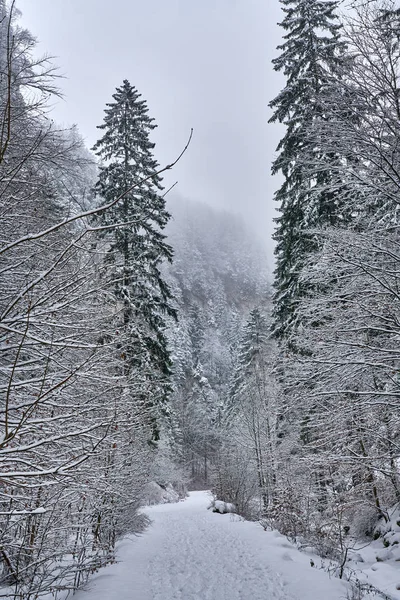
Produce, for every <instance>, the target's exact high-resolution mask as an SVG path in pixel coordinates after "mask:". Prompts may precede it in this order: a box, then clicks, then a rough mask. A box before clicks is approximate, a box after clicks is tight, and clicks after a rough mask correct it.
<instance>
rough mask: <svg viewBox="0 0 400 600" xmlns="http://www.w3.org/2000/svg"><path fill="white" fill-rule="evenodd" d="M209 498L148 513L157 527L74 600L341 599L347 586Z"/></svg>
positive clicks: (131, 543)
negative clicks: (216, 508) (214, 507)
mask: <svg viewBox="0 0 400 600" xmlns="http://www.w3.org/2000/svg"><path fill="white" fill-rule="evenodd" d="M209 501H210V499H209V496H208V495H207V493H205V492H193V493H191V495H190V498H189V499H188V500H186V501H185V502H180V503H178V504H167V505H165V504H164V505H161V506H155V507H152V508H150V509H147V511H146V512H148V513H149V514H150V517H151V518H152V520H153V525H152V527H151V528H149V530H148V531H147V532H146V533H145V534H144V535H143V536H142V537H140V538H133V539H125V540H124V541H123V542H122V543H121V544H120V546H119V552H118V558H119V562H118V564H115V565H111V566H110V567H108V568H106V569H103V570H102V571H101V572H100V573H99V574H98V575H97V576H95V577H93V579H92V580H91V581H90V584H89V586H88V591H81V592H79V593H78V594H77V595H76V596H75V598H76V600H342V599H345V598H346V588H345V587H344V584H343V583H342V582H339V581H338V580H330V579H329V578H328V576H327V575H326V573H325V572H323V571H319V570H317V569H315V568H312V567H311V566H310V561H309V558H308V557H307V556H306V555H302V554H300V553H299V552H297V550H295V549H294V548H293V547H292V546H291V545H290V544H289V543H288V542H287V540H286V539H285V538H284V537H283V536H280V535H279V534H277V533H271V532H270V533H266V532H264V531H263V530H262V528H261V527H260V526H259V525H257V524H255V523H246V522H242V521H240V520H239V519H238V518H237V517H233V516H231V515H219V514H213V513H211V512H210V511H207V510H206V508H207V506H208V504H209Z"/></svg>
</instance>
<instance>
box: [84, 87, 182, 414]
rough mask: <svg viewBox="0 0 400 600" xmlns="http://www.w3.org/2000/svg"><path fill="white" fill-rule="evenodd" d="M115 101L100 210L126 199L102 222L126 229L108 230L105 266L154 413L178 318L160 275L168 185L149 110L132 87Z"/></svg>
mask: <svg viewBox="0 0 400 600" xmlns="http://www.w3.org/2000/svg"><path fill="white" fill-rule="evenodd" d="M113 99H114V102H112V103H109V104H107V108H106V110H105V118H104V122H103V124H102V125H100V126H99V129H101V130H103V131H104V135H103V137H102V138H101V139H100V140H98V142H97V143H96V144H95V146H94V148H93V150H94V151H95V152H96V154H97V156H99V157H100V158H101V159H102V161H103V162H102V164H101V166H100V173H99V179H98V182H97V184H96V192H97V195H98V196H99V197H100V202H101V203H104V202H109V201H112V200H115V198H117V197H119V196H121V195H122V196H123V197H122V198H121V200H120V201H119V202H118V203H116V204H115V205H114V206H113V208H112V209H111V210H109V211H107V212H105V213H103V214H102V215H101V216H100V225H102V226H105V228H107V227H108V226H110V225H115V224H121V225H120V226H119V227H117V228H114V229H112V232H111V233H108V232H107V229H105V231H106V233H105V236H106V240H107V243H108V250H107V259H106V262H107V264H108V265H109V266H110V271H111V273H112V286H113V292H114V294H115V298H116V300H117V305H120V306H121V313H122V314H121V321H122V323H123V330H124V334H125V340H126V341H125V342H123V341H121V342H120V346H119V351H120V354H121V357H122V358H123V360H124V372H125V373H126V374H129V373H132V372H138V370H140V374H141V375H142V376H143V374H144V375H145V377H146V378H147V380H148V382H151V381H152V382H153V383H154V386H153V388H154V389H152V390H151V392H150V391H149V388H148V387H147V390H146V391H145V393H144V394H145V396H146V398H144V402H145V403H146V404H147V405H148V402H149V401H148V398H149V396H152V398H155V397H157V395H158V396H160V395H161V396H164V395H165V391H166V389H167V388H166V385H165V384H166V382H167V377H168V375H169V372H170V357H169V353H168V350H167V343H166V338H165V334H164V332H165V322H164V318H165V315H172V316H175V311H174V309H173V308H172V306H171V292H170V289H169V287H168V285H167V284H166V283H165V281H164V280H163V277H162V275H161V272H160V268H161V264H162V262H163V261H164V260H168V261H171V259H172V249H171V247H170V246H169V245H168V244H167V243H166V242H165V235H163V233H162V230H163V229H164V227H165V226H166V224H167V222H168V220H169V217H170V215H169V213H168V212H167V210H166V207H165V200H164V198H163V197H162V195H161V194H160V192H161V190H162V185H161V178H160V177H159V176H158V175H157V174H156V171H157V167H158V164H157V162H156V161H155V159H154V158H153V155H152V150H153V148H154V144H153V143H152V142H151V141H150V139H149V135H150V133H151V131H152V130H153V129H154V128H155V127H156V125H155V124H154V120H153V119H152V118H150V117H149V116H148V109H147V106H146V103H145V101H144V100H141V96H140V94H139V93H138V91H137V90H136V89H135V88H134V87H133V86H132V85H131V84H130V83H129V82H128V81H127V80H125V81H124V82H123V84H122V86H121V87H119V88H117V90H116V92H115V94H114V95H113ZM121 340H122V336H121ZM132 369H133V371H132ZM159 399H160V398H159Z"/></svg>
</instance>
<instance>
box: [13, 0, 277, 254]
mask: <svg viewBox="0 0 400 600" xmlns="http://www.w3.org/2000/svg"><path fill="white" fill-rule="evenodd" d="M17 6H18V8H19V9H20V10H21V11H22V13H23V15H22V20H21V24H22V25H24V26H25V27H27V28H28V29H30V31H31V32H32V34H33V35H35V36H36V37H37V38H38V41H39V42H40V43H39V46H38V51H39V53H48V54H51V55H53V56H55V57H56V59H55V62H56V64H57V65H58V66H59V67H60V73H62V74H63V75H65V79H64V80H63V81H61V82H60V85H61V88H62V90H63V93H64V95H65V100H64V101H61V102H58V103H56V104H55V106H54V118H55V119H56V120H58V121H60V122H62V123H64V124H72V123H76V124H77V125H78V126H79V129H80V131H81V133H82V135H83V137H84V138H85V140H86V142H87V144H88V145H89V146H91V145H93V143H94V142H95V141H96V139H97V138H98V137H99V132H98V130H97V129H96V125H99V124H100V123H101V122H102V120H103V110H104V107H105V103H106V102H109V101H111V99H112V98H111V96H112V94H113V92H114V89H115V87H117V86H119V85H120V84H121V83H122V81H123V79H128V80H129V81H130V82H131V84H132V85H134V86H135V87H136V88H137V89H138V90H139V92H140V93H141V94H142V96H143V98H144V99H145V100H146V101H147V103H148V107H149V112H150V115H151V116H152V117H154V119H155V121H156V123H157V124H158V129H157V130H156V132H155V134H154V137H153V139H154V141H155V142H156V144H157V146H156V152H155V156H156V158H157V160H158V161H159V163H160V164H161V165H163V164H164V163H166V162H170V161H171V160H172V159H173V158H175V157H176V155H177V154H179V152H180V150H181V149H182V147H183V146H184V144H185V142H186V140H187V138H188V135H189V132H190V128H191V127H193V129H194V137H193V142H192V145H191V147H190V150H189V152H188V153H187V154H186V155H185V157H184V158H183V159H182V161H181V163H180V164H179V165H177V167H176V169H175V171H174V173H173V174H169V175H168V178H166V180H165V184H166V185H168V184H170V183H173V182H174V181H175V180H178V181H179V186H178V188H177V189H178V190H179V193H180V194H181V195H183V196H185V197H187V198H193V199H197V200H202V201H205V202H207V203H209V204H211V205H213V206H217V207H223V208H228V209H231V210H233V211H236V212H240V213H242V214H243V215H244V216H246V218H247V219H248V220H249V222H250V223H251V224H252V225H253V227H254V228H255V230H256V232H257V234H258V235H259V237H260V238H262V239H263V241H264V242H265V244H266V246H267V248H268V250H269V251H270V253H271V254H272V241H271V232H272V229H273V225H272V218H273V216H274V215H275V214H276V212H275V203H274V202H273V200H272V195H273V191H274V189H275V188H276V186H277V183H278V182H277V181H276V178H271V176H270V166H271V161H272V159H273V157H274V153H275V148H276V145H277V142H278V140H279V136H280V134H281V131H280V128H279V127H276V126H271V125H267V120H268V116H269V114H270V113H269V109H268V102H269V100H270V99H271V98H273V97H274V96H275V95H276V93H277V92H278V91H279V88H280V86H281V84H282V79H281V77H280V76H279V75H277V74H276V73H275V72H274V71H273V69H272V66H271V59H272V58H273V57H274V56H276V54H277V52H276V46H277V44H278V43H279V41H280V28H279V27H278V26H277V22H278V21H280V20H281V12H280V6H279V1H278V0H141V1H139V0H112V1H110V0H17ZM271 262H272V261H271Z"/></svg>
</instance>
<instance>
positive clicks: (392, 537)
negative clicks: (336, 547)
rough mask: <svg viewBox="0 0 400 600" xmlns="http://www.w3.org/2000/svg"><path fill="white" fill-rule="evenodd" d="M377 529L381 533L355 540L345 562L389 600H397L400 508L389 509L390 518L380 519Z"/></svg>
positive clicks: (366, 582)
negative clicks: (367, 538) (352, 549)
mask: <svg viewBox="0 0 400 600" xmlns="http://www.w3.org/2000/svg"><path fill="white" fill-rule="evenodd" d="M376 531H377V532H378V533H379V534H380V535H381V536H382V537H379V538H378V539H377V540H374V541H372V542H370V543H366V542H365V543H363V542H362V541H360V542H358V543H355V544H354V547H355V551H354V552H351V554H350V555H351V563H350V564H348V566H349V567H350V568H351V569H352V571H353V574H354V576H355V577H357V578H358V580H359V581H360V582H362V583H363V584H367V585H372V586H373V587H374V588H376V589H378V590H380V591H381V592H383V593H384V594H386V597H388V598H390V599H392V600H400V571H399V562H400V508H399V507H393V508H392V509H391V510H389V521H388V522H387V523H386V522H385V521H384V520H383V519H381V521H380V523H379V524H378V526H377V527H376ZM371 597H372V596H371Z"/></svg>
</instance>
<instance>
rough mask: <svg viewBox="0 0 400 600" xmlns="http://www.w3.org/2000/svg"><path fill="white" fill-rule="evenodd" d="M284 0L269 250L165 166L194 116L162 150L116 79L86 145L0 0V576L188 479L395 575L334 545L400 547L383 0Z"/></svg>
mask: <svg viewBox="0 0 400 600" xmlns="http://www.w3.org/2000/svg"><path fill="white" fill-rule="evenodd" d="M277 1H278V0H277ZM279 2H280V5H281V8H282V21H281V23H280V27H281V32H282V43H281V44H280V45H279V46H278V48H277V51H276V58H275V59H274V61H273V69H274V70H275V71H277V72H278V73H279V74H280V76H281V77H282V81H283V87H282V89H281V91H280V92H279V94H278V95H277V96H276V97H275V98H273V99H271V98H266V99H265V104H266V105H269V111H270V112H269V123H270V125H269V126H270V127H273V126H274V125H276V126H279V127H280V129H279V130H280V131H281V132H282V138H281V141H280V142H279V145H278V148H277V150H276V155H275V159H274V161H273V164H272V165H269V164H265V169H266V170H269V169H272V172H273V173H274V174H276V175H277V177H276V188H277V190H276V192H275V197H274V198H268V197H266V198H265V202H266V203H268V202H269V203H275V205H276V207H277V210H278V213H277V214H278V216H277V217H276V219H275V233H274V241H275V270H274V273H273V275H271V274H270V272H269V270H268V266H267V265H268V260H267V256H266V250H265V245H264V243H263V240H260V241H258V240H257V239H256V236H255V235H254V233H253V231H252V230H251V228H250V227H249V226H248V225H247V223H246V222H245V221H244V220H243V218H242V217H240V216H238V215H236V214H234V213H233V212H228V211H224V210H220V209H216V208H214V207H211V206H210V205H208V204H207V198H204V203H203V202H200V201H195V200H193V199H190V198H185V197H183V196H182V195H181V194H180V192H179V185H178V187H177V188H176V189H175V188H174V189H165V187H164V185H163V175H164V174H165V173H166V171H171V170H172V171H173V170H174V167H175V165H176V164H177V163H178V162H179V164H180V165H183V168H184V161H185V158H186V156H187V154H188V153H190V151H191V143H192V136H193V135H194V136H195V135H196V131H195V132H194V134H193V132H192V133H191V132H188V141H187V144H186V145H184V146H183V147H182V148H181V153H178V156H177V157H172V158H171V162H170V163H169V164H165V165H163V164H161V165H160V164H159V163H158V161H157V158H156V155H157V149H156V148H155V144H154V142H153V141H152V139H153V138H152V134H153V130H154V129H155V127H156V123H155V121H154V119H153V118H152V117H151V116H150V114H149V109H148V107H147V103H146V100H145V99H144V98H143V97H142V96H141V94H140V92H139V91H138V90H137V89H136V87H135V86H134V82H132V83H131V82H130V81H129V80H128V79H124V80H123V81H122V82H118V81H117V82H115V83H116V86H115V87H114V89H113V88H111V89H110V99H109V102H108V103H107V105H106V106H105V109H104V120H103V122H102V123H99V126H98V141H97V142H96V143H95V145H94V146H93V147H92V148H88V147H87V146H86V144H85V142H84V141H83V139H82V137H81V135H80V133H79V130H78V128H77V127H75V126H74V127H71V128H66V127H64V126H61V125H59V124H57V123H56V122H55V121H54V120H53V119H52V116H51V104H52V101H53V98H57V97H58V96H59V95H60V91H59V89H58V86H57V70H56V67H55V65H54V64H53V61H52V60H50V59H49V58H48V57H47V56H44V57H39V58H38V55H37V53H36V40H35V37H34V36H33V35H32V34H31V33H30V32H29V31H28V30H26V29H24V28H23V27H22V26H21V25H20V18H19V12H18V7H17V5H16V4H15V2H14V1H12V2H8V1H7V0H0V290H1V291H0V389H1V401H0V429H1V432H0V598H8V599H10V600H17V599H22V600H36V599H38V598H48V599H50V598H56V599H58V600H63V599H64V598H67V597H68V596H69V594H72V593H74V592H75V591H77V590H78V588H81V587H82V586H85V584H87V582H88V581H89V580H90V578H91V577H92V576H93V574H95V573H97V572H98V570H99V569H100V568H103V567H105V566H106V565H109V564H113V563H115V561H116V549H117V547H118V543H119V541H120V540H121V539H124V538H125V537H126V536H128V535H130V534H141V533H143V532H145V531H147V530H148V529H149V528H151V524H150V519H149V517H148V516H147V515H146V512H145V511H143V507H145V506H147V505H154V504H162V503H172V502H176V503H178V502H180V501H181V500H184V499H185V498H186V497H187V496H188V493H189V492H193V491H195V490H211V492H212V498H213V500H212V501H211V502H212V504H211V507H212V508H213V509H214V510H215V511H216V512H234V513H235V514H236V515H239V516H240V518H242V519H244V520H246V521H251V522H252V523H257V524H258V526H259V528H260V530H261V531H262V532H263V530H265V531H278V532H279V533H280V534H282V535H283V536H286V537H287V539H288V540H289V542H290V543H291V544H293V545H294V546H295V547H296V548H298V549H300V550H304V549H305V550H306V551H307V548H308V549H309V548H312V549H313V552H314V553H316V555H318V556H319V557H321V559H322V560H323V561H324V562H323V563H322V564H323V565H325V567H326V570H327V571H329V572H330V574H331V575H332V574H333V575H335V576H336V577H338V578H339V579H346V580H349V581H351V585H352V586H353V587H352V588H351V589H352V591H351V593H352V594H353V595H351V596H350V595H349V596H347V597H348V598H351V599H352V600H361V599H363V598H365V599H366V598H372V597H378V598H386V599H389V600H390V599H392V598H397V597H398V596H395V595H390V594H389V595H385V594H384V593H383V592H381V591H380V590H379V589H378V588H375V587H374V586H375V584H374V585H372V584H371V583H365V581H364V580H361V579H357V578H355V577H354V572H353V571H352V566H353V565H354V561H357V560H359V559H358V558H357V557H359V556H360V555H359V554H357V552H358V550H359V549H360V548H364V547H366V546H368V545H371V544H375V546H371V547H373V548H374V549H375V550H374V553H375V554H376V561H377V562H378V563H379V562H385V561H387V562H388V563H390V564H391V565H393V566H394V567H396V568H398V561H399V560H400V554H399V551H398V549H397V546H398V545H399V542H400V533H399V532H400V512H399V510H400V472H399V459H400V417H399V409H400V350H399V348H400V346H399V341H400V240H399V239H398V233H399V232H398V227H399V225H398V216H399V206H400V6H399V5H398V2H397V1H394V0H365V1H362V0H360V1H353V2H348V3H347V4H346V5H345V6H344V7H343V3H342V2H340V1H339V0H279ZM67 102H68V99H67ZM260 126H261V125H260ZM398 303H399V304H398ZM221 518H222V517H221ZM396 551H397V553H396ZM313 560H314V559H313ZM313 560H311V563H312V564H311V567H313V566H314V564H313ZM362 560H363V559H362V558H360V561H362ZM396 589H397V590H399V589H400V587H397V588H396ZM349 593H350V592H349ZM393 593H395V590H394V592H393ZM368 594H374V596H372V595H368ZM157 597H158V596H157ZM177 597H178V596H177ZM180 597H181V596H179V598H180ZM193 597H194V596H193ZM244 597H245V596H243V598H244ZM251 597H253V596H251ZM280 597H281V596H279V598H280ZM284 597H285V598H288V597H289V596H282V598H284ZM171 598H172V596H171ZM174 598H175V596H174ZM188 598H189V596H188ZM190 598H192V596H190ZM204 598H205V597H204ZM204 598H203V597H202V596H201V595H199V596H198V599H199V600H204ZM207 598H208V596H207ZM221 598H222V596H221ZM223 598H225V596H223ZM240 598H242V596H240ZM246 598H247V596H246ZM249 598H250V596H249ZM276 598H278V596H276ZM213 599H215V600H217V597H216V596H215V597H213ZM137 600H144V599H142V598H140V597H138V598H137ZM164 600H167V596H165V597H164ZM168 600H169V596H168ZM218 600H219V597H218ZM302 600H303V597H302ZM304 600H306V599H305V598H304ZM307 600H311V598H309V599H307Z"/></svg>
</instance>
